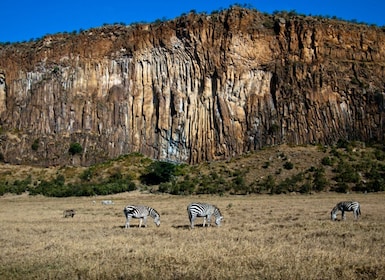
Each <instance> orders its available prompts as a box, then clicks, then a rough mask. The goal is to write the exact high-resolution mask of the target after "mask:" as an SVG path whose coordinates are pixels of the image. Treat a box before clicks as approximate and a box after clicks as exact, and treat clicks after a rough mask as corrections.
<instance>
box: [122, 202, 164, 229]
mask: <svg viewBox="0 0 385 280" xmlns="http://www.w3.org/2000/svg"><path fill="white" fill-rule="evenodd" d="M123 212H124V215H125V216H126V225H125V228H129V227H130V220H131V218H136V219H140V222H139V227H141V226H142V221H144V226H145V227H147V217H148V216H151V217H152V218H153V219H154V223H155V224H156V225H157V226H160V215H159V213H158V212H156V210H155V209H154V208H151V207H148V206H143V205H128V206H126V207H124V210H123Z"/></svg>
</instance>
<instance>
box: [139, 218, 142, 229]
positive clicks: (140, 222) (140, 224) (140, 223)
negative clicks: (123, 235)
mask: <svg viewBox="0 0 385 280" xmlns="http://www.w3.org/2000/svg"><path fill="white" fill-rule="evenodd" d="M142 222H143V218H140V220H139V227H140V228H141V227H142Z"/></svg>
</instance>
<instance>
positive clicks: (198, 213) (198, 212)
mask: <svg viewBox="0 0 385 280" xmlns="http://www.w3.org/2000/svg"><path fill="white" fill-rule="evenodd" d="M187 213H188V217H189V219H190V224H191V228H194V220H195V219H196V217H203V227H204V226H205V224H206V218H207V226H210V220H211V216H212V215H214V216H215V224H216V225H217V226H220V225H221V221H222V219H223V217H222V214H221V212H220V211H219V209H218V207H216V206H215V205H211V204H207V203H191V204H189V205H188V206H187Z"/></svg>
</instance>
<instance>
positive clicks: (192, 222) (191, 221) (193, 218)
mask: <svg viewBox="0 0 385 280" xmlns="http://www.w3.org/2000/svg"><path fill="white" fill-rule="evenodd" d="M194 220H195V216H192V217H191V219H190V226H191V228H194Z"/></svg>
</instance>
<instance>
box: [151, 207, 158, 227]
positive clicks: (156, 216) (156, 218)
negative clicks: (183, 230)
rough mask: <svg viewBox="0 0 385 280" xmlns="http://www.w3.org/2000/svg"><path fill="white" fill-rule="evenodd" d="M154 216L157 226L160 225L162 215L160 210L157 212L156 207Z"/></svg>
mask: <svg viewBox="0 0 385 280" xmlns="http://www.w3.org/2000/svg"><path fill="white" fill-rule="evenodd" d="M152 216H153V218H154V223H155V224H156V226H160V215H159V213H158V212H156V210H155V209H153V213H152Z"/></svg>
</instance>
